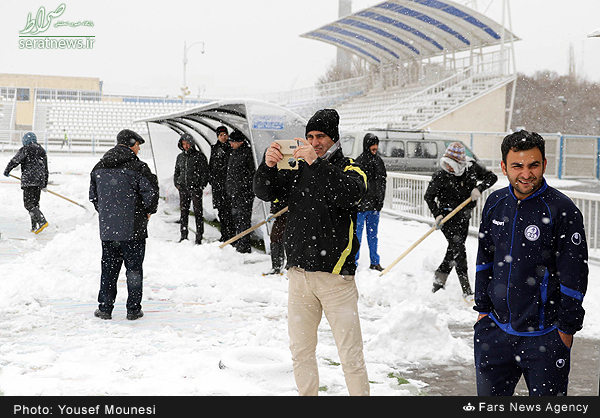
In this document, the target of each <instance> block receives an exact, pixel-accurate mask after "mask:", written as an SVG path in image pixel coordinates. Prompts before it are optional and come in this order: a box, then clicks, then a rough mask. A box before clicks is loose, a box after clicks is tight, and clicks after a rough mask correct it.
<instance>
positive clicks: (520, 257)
mask: <svg viewBox="0 0 600 418" xmlns="http://www.w3.org/2000/svg"><path fill="white" fill-rule="evenodd" d="M587 258H588V254H587V243H586V238H585V231H584V226H583V217H582V214H581V212H580V211H579V209H578V208H577V207H576V206H575V204H574V203H573V202H572V201H571V199H569V198H568V197H567V196H565V195H564V194H562V193H560V192H559V191H558V190H556V189H554V188H552V187H550V186H548V185H547V184H546V181H545V180H544V183H543V185H542V186H541V187H540V189H539V190H537V191H536V192H535V193H533V194H532V195H531V196H529V197H527V198H526V199H523V200H518V199H517V198H516V197H515V194H514V192H513V188H512V186H509V187H506V188H503V189H500V190H498V191H496V192H494V193H492V194H491V195H490V197H489V198H488V199H487V201H486V203H485V206H484V208H483V214H482V220H481V226H480V230H479V249H478V253H477V273H476V280H475V307H474V309H475V310H477V311H479V312H480V313H489V314H490V317H491V318H492V319H493V320H494V321H495V322H496V324H498V326H499V327H500V328H502V329H503V330H504V331H505V332H507V333H509V334H513V335H521V336H536V335H542V334H545V333H548V332H550V331H552V330H554V329H555V328H557V327H558V329H559V330H560V331H562V332H564V333H566V334H571V335H572V334H574V333H575V332H577V331H578V330H580V329H581V327H582V324H583V316H584V310H583V307H582V302H583V297H584V295H585V292H586V289H587V276H588V265H587Z"/></svg>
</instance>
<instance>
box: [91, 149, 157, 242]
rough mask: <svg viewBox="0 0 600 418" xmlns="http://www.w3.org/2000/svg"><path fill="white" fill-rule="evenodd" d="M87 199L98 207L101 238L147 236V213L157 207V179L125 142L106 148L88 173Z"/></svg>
mask: <svg viewBox="0 0 600 418" xmlns="http://www.w3.org/2000/svg"><path fill="white" fill-rule="evenodd" d="M89 198H90V201H91V202H92V203H93V204H94V207H95V208H96V210H97V211H98V218H99V220H100V239H102V240H103V241H130V240H143V239H146V238H147V237H148V231H147V226H148V214H152V213H156V210H157V208H158V179H157V177H156V175H154V174H152V172H151V171H150V168H149V167H148V165H147V164H146V163H144V162H143V161H141V160H140V159H139V158H138V157H137V155H135V153H134V152H133V151H132V150H131V149H130V148H128V147H126V146H124V145H117V146H116V147H114V148H112V149H110V150H108V151H107V152H106V154H104V156H103V157H102V159H100V161H99V162H98V164H96V166H95V167H94V169H93V170H92V172H91V174H90V193H89Z"/></svg>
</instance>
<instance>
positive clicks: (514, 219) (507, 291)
mask: <svg viewBox="0 0 600 418" xmlns="http://www.w3.org/2000/svg"><path fill="white" fill-rule="evenodd" d="M520 206H521V201H520V200H517V208H516V210H515V216H514V218H513V227H512V233H511V237H510V251H509V254H508V255H509V257H510V267H509V268H508V281H507V283H506V307H507V308H508V326H509V327H510V328H512V311H511V310H510V302H509V297H508V296H509V293H510V279H511V276H512V265H513V262H514V259H513V255H512V252H513V245H514V243H515V228H516V227H517V217H518V215H519V208H520ZM505 262H506V260H505Z"/></svg>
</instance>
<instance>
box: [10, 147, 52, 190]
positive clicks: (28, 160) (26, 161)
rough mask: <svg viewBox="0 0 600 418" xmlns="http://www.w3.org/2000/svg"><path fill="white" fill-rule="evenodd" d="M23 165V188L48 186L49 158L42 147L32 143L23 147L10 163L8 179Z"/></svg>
mask: <svg viewBox="0 0 600 418" xmlns="http://www.w3.org/2000/svg"><path fill="white" fill-rule="evenodd" d="M19 164H21V188H25V187H40V188H42V189H43V188H45V187H46V186H47V185H48V158H47V157H46V151H44V148H42V146H41V145H39V144H37V143H32V144H29V145H25V146H23V147H21V149H20V150H19V151H17V153H16V155H15V156H14V157H13V158H12V159H11V160H10V161H9V162H8V164H7V165H6V169H5V170H4V175H5V176H7V177H8V175H9V174H10V172H11V170H12V169H13V168H15V167H16V166H18V165H19Z"/></svg>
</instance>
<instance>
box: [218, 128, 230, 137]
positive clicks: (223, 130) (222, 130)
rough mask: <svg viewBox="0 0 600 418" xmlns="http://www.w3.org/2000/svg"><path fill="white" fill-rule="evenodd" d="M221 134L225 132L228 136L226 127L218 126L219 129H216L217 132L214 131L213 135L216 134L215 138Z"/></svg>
mask: <svg viewBox="0 0 600 418" xmlns="http://www.w3.org/2000/svg"><path fill="white" fill-rule="evenodd" d="M221 132H225V133H226V134H228V135H229V132H227V127H226V126H223V125H221V126H219V127H218V128H217V130H216V131H215V134H217V136H219V134H220V133H221Z"/></svg>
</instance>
